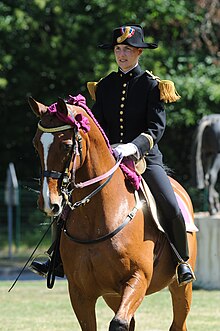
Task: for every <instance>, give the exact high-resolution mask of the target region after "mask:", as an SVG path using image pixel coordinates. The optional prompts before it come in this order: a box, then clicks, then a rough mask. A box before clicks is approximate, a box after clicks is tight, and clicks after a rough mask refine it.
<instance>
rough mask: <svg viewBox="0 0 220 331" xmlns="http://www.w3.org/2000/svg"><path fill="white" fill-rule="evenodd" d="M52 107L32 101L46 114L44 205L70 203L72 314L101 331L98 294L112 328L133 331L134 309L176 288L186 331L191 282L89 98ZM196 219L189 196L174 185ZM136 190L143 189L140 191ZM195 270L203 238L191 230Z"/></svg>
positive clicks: (64, 237) (54, 209)
mask: <svg viewBox="0 0 220 331" xmlns="http://www.w3.org/2000/svg"><path fill="white" fill-rule="evenodd" d="M71 98H72V99H71V104H69V103H66V102H65V101H64V100H63V99H58V101H57V103H55V104H53V105H51V106H50V107H47V106H45V105H44V104H42V103H39V102H37V101H35V100H34V99H33V98H31V97H30V98H29V104H30V106H31V108H32V110H33V111H34V113H35V114H36V115H37V116H38V117H40V122H39V123H38V128H37V131H36V134H35V137H34V140H33V143H34V146H35V149H36V150H37V152H38V154H39V157H40V160H41V167H42V178H41V190H40V195H39V200H38V205H39V208H40V209H41V210H42V211H44V212H45V213H46V214H47V215H49V216H57V215H59V214H60V213H62V206H63V204H65V203H68V204H69V205H70V212H69V214H68V215H67V216H66V220H65V223H64V225H63V230H62V232H61V239H60V254H61V258H62V262H63V267H64V272H65V275H66V277H67V281H68V289H69V295H70V299H71V304H72V307H73V310H74V312H75V314H76V317H77V319H78V322H79V324H80V326H81V330H82V331H96V330H97V324H96V314H95V306H96V301H97V299H98V298H99V297H102V298H103V299H104V301H105V302H106V304H107V305H108V306H109V307H110V308H111V309H112V310H113V311H114V313H115V315H114V318H113V319H112V320H111V322H110V325H109V331H134V330H135V317H134V315H135V312H136V310H137V309H138V307H139V306H140V304H141V302H142V301H143V299H144V297H145V295H150V294H152V293H155V292H157V291H160V290H162V289H163V288H165V287H167V286H168V287H169V290H170V293H171V296H172V303H173V321H172V325H171V326H170V329H169V330H170V331H186V330H187V327H186V318H187V315H188V313H189V310H190V306H191V300H192V283H189V284H187V285H184V286H182V287H179V286H178V284H177V280H176V275H175V264H174V262H173V256H172V251H171V249H170V245H169V243H168V241H167V239H166V237H165V235H164V233H162V232H161V231H159V229H158V228H157V227H156V225H155V223H154V221H153V217H152V213H151V211H150V209H149V206H148V205H145V208H140V207H141V203H140V201H139V200H138V198H137V195H136V194H134V190H133V189H132V188H131V187H130V186H128V185H127V183H126V180H125V175H124V173H123V171H122V169H121V168H120V166H119V163H120V160H115V158H114V156H113V155H112V152H111V150H110V148H109V146H108V142H107V141H106V138H105V135H104V132H103V131H102V129H101V128H100V126H99V125H98V123H97V121H96V120H95V118H94V117H93V116H92V113H91V112H89V110H88V109H87V106H86V105H85V102H84V99H83V97H82V96H80V95H78V96H77V97H71ZM173 184H174V187H175V190H178V191H179V193H180V194H181V195H182V197H183V199H185V201H186V204H187V206H188V211H189V213H190V214H191V215H192V217H193V208H192V204H191V201H190V198H189V196H188V195H187V193H186V191H184V189H183V188H182V187H181V186H180V185H179V184H178V183H177V182H173ZM135 192H136V191H135ZM187 236H188V243H189V253H190V260H189V262H190V264H191V266H192V268H194V267H195V261H196V233H188V234H187Z"/></svg>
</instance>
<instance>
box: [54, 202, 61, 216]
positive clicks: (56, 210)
mask: <svg viewBox="0 0 220 331" xmlns="http://www.w3.org/2000/svg"><path fill="white" fill-rule="evenodd" d="M52 210H53V212H54V214H57V213H58V212H59V210H60V206H59V205H58V204H56V203H55V204H54V205H52Z"/></svg>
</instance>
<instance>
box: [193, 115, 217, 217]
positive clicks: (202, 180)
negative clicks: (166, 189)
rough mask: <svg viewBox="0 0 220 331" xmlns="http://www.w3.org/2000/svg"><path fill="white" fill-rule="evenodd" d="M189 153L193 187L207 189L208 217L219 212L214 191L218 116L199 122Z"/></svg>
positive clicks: (207, 117)
mask: <svg viewBox="0 0 220 331" xmlns="http://www.w3.org/2000/svg"><path fill="white" fill-rule="evenodd" d="M193 142H194V143H193V146H192V152H191V170H192V181H193V185H194V186H196V187H197V188H198V189H207V191H208V205H209V206H208V208H209V213H210V215H214V214H216V213H218V212H219V211H220V204H219V193H218V192H217V190H216V189H215V185H216V182H217V179H218V173H219V170H220V115H219V114H211V115H207V116H204V117H202V119H201V120H200V121H199V123H198V125H197V128H196V131H195V135H194V139H193Z"/></svg>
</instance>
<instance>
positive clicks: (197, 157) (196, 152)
mask: <svg viewBox="0 0 220 331" xmlns="http://www.w3.org/2000/svg"><path fill="white" fill-rule="evenodd" d="M210 122H211V121H210V119H209V117H208V116H204V117H203V118H202V119H201V120H200V122H199V124H198V127H197V129H196V132H195V135H194V137H193V138H194V139H193V144H192V150H191V175H192V184H193V185H194V186H196V187H197V188H198V189H203V188H204V187H205V178H204V177H205V175H204V169H203V163H202V137H203V133H204V130H205V128H206V127H207V125H209V124H210Z"/></svg>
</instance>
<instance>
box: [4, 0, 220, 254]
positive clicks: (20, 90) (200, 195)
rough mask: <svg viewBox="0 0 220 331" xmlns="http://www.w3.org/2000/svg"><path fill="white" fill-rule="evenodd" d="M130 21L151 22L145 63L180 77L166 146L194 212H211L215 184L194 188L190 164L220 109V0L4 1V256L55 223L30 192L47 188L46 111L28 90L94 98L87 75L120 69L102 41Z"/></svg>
mask: <svg viewBox="0 0 220 331" xmlns="http://www.w3.org/2000/svg"><path fill="white" fill-rule="evenodd" d="M129 23H136V24H140V25H142V27H143V28H144V31H145V41H149V42H153V41H155V42H157V43H158V44H159V47H158V49H156V50H153V51H152V50H145V51H144V53H143V55H142V57H141V66H142V67H143V68H145V69H148V70H150V71H152V72H153V73H154V74H155V75H157V76H160V78H161V79H171V80H173V81H174V82H175V86H176V88H177V91H178V93H179V94H180V95H181V99H180V101H178V102H177V103H175V104H171V105H167V106H166V109H167V122H168V125H167V130H166V133H165V136H164V138H163V139H162V142H161V144H160V148H161V150H162V151H163V153H164V162H165V163H166V164H167V166H168V167H169V168H171V169H172V170H173V177H174V178H176V179H177V180H178V181H179V182H180V183H181V184H182V185H183V186H184V187H185V188H186V189H187V191H188V192H189V194H190V196H191V198H192V200H193V204H194V208H195V211H206V210H207V208H208V207H207V203H206V192H205V191H204V190H202V191H201V190H200V191H199V190H197V189H196V188H194V187H193V186H192V183H191V172H190V163H191V146H192V143H193V139H194V138H193V137H194V132H195V128H196V126H197V124H198V121H199V120H200V119H201V118H202V117H203V116H204V115H208V114H217V113H219V112H220V88H219V86H220V50H219V45H220V7H219V1H218V0H180V1H174V0H139V1H138V2H134V1H133V0H117V1H112V0H111V1H110V0H71V1H69V0H32V1H26V0H16V1H13V0H5V1H0V253H1V254H2V256H5V255H9V256H11V254H12V251H13V252H14V251H16V252H17V251H19V250H20V251H21V252H25V253H26V252H27V249H29V248H30V247H32V246H35V245H36V244H37V242H38V240H39V238H40V237H41V236H42V235H43V233H44V231H45V224H47V223H48V222H49V221H50V220H49V219H46V218H45V216H44V215H43V214H41V213H40V212H39V211H38V209H37V203H36V200H37V195H36V194H35V193H34V192H33V191H30V190H29V188H34V189H37V188H38V186H37V185H38V184H37V183H38V182H37V181H36V180H34V179H36V178H39V174H40V165H39V160H38V157H37V155H36V153H35V151H34V148H33V146H32V139H33V136H34V133H35V130H36V125H37V122H38V119H37V118H36V117H35V115H34V114H33V113H32V111H31V109H30V107H29V105H28V102H27V97H28V96H30V95H31V96H33V97H34V98H35V99H36V100H38V101H39V102H42V103H44V104H46V105H49V104H51V103H53V102H55V101H56V100H57V97H58V96H60V97H64V98H65V97H67V96H68V95H69V94H72V95H76V94H78V93H81V94H83V95H84V96H85V97H86V99H87V104H88V106H92V100H91V99H90V97H89V94H88V91H87V89H86V83H87V81H98V80H99V79H100V78H101V77H103V76H105V75H107V74H108V73H109V72H110V71H111V70H114V69H115V70H117V68H116V67H115V61H114V56H113V54H112V52H109V51H103V50H99V49H98V48H97V45H98V44H100V43H103V42H108V41H110V40H111V35H112V30H113V29H114V28H115V27H117V26H120V25H123V24H129ZM9 183H10V185H11V184H12V191H10V190H11V188H9ZM9 191H10V192H9ZM10 219H11V221H10ZM10 222H11V223H10ZM49 240H50V239H49V238H48V242H49ZM8 242H10V243H11V245H12V251H10V249H9V251H8ZM46 245H47V243H46V244H45V246H46ZM22 248H23V249H22ZM0 256H1V255H0Z"/></svg>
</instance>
